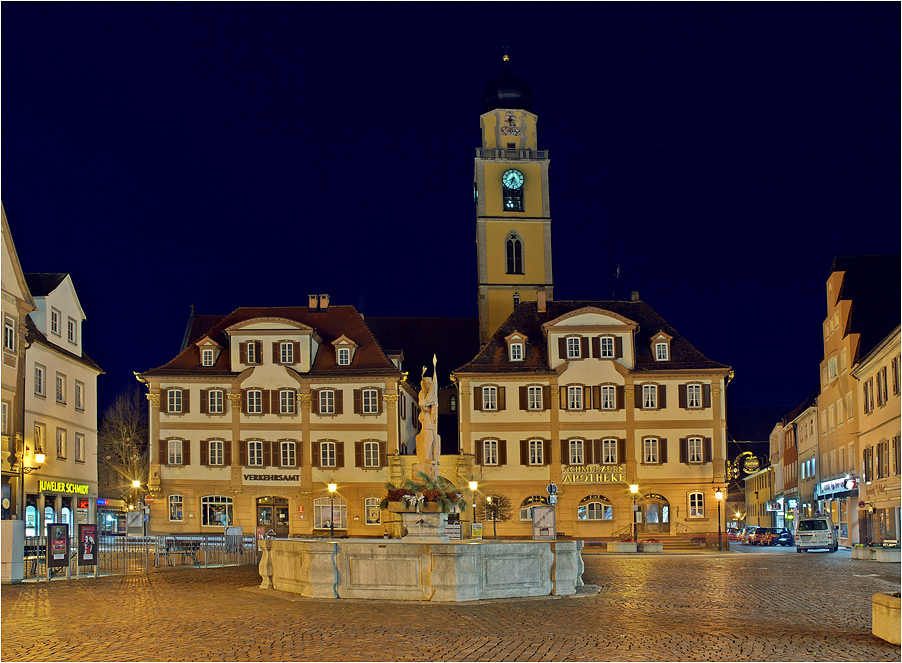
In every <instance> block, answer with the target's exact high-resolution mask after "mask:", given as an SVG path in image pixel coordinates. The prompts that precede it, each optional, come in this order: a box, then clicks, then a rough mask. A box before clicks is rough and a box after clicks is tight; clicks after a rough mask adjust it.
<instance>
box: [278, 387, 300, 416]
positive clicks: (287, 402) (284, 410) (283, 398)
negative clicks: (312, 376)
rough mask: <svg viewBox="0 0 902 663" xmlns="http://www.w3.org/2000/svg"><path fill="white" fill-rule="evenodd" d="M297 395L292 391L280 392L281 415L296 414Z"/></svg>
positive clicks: (283, 390)
mask: <svg viewBox="0 0 902 663" xmlns="http://www.w3.org/2000/svg"><path fill="white" fill-rule="evenodd" d="M295 400H296V399H295V395H294V391H293V390H291V389H280V390H279V414H294V412H295V407H294V403H295Z"/></svg>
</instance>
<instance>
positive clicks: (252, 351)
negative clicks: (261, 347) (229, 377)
mask: <svg viewBox="0 0 902 663" xmlns="http://www.w3.org/2000/svg"><path fill="white" fill-rule="evenodd" d="M244 347H245V355H246V356H245V360H246V362H247V363H248V364H259V363H260V359H259V357H257V342H256V341H247V342H246V343H245V345H244Z"/></svg>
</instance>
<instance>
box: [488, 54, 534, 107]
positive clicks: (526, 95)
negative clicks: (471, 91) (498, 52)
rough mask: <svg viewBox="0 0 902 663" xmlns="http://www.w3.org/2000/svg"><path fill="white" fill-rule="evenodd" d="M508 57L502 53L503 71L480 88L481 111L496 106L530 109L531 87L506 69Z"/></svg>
mask: <svg viewBox="0 0 902 663" xmlns="http://www.w3.org/2000/svg"><path fill="white" fill-rule="evenodd" d="M509 61H510V58H509V57H508V55H507V54H506V53H505V54H504V73H503V74H501V75H500V76H499V77H498V78H496V79H494V80H492V81H489V82H488V83H487V84H486V86H485V87H484V88H482V112H483V113H488V112H489V111H493V110H495V109H496V108H519V109H522V110H527V111H532V87H531V86H530V85H529V83H527V82H526V81H521V80H520V79H519V78H517V77H516V76H514V75H513V74H512V73H511V72H510V69H508V62H509Z"/></svg>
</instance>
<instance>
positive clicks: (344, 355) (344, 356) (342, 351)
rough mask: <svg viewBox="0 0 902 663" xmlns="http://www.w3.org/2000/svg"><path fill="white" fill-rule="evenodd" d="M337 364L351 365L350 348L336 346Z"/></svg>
mask: <svg viewBox="0 0 902 663" xmlns="http://www.w3.org/2000/svg"><path fill="white" fill-rule="evenodd" d="M338 365H339V366H350V365H351V348H338Z"/></svg>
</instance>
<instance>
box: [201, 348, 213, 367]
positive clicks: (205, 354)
mask: <svg viewBox="0 0 902 663" xmlns="http://www.w3.org/2000/svg"><path fill="white" fill-rule="evenodd" d="M213 362H214V358H213V348H204V349H203V350H201V351H200V364H201V366H212V365H213Z"/></svg>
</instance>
